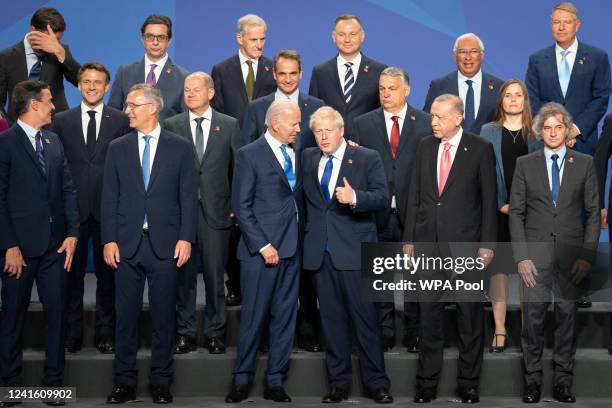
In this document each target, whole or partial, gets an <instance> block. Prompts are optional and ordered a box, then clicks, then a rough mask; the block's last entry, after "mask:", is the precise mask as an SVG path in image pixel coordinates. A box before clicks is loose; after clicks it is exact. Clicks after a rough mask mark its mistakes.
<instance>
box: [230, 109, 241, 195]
mask: <svg viewBox="0 0 612 408" xmlns="http://www.w3.org/2000/svg"><path fill="white" fill-rule="evenodd" d="M230 143H231V160H230V166H229V183H230V186H231V185H232V177H233V175H234V164H235V163H236V154H237V153H238V150H240V148H241V147H242V146H243V140H242V133H240V125H239V124H238V120H236V121H235V122H234V127H233V129H232V135H231V139H230Z"/></svg>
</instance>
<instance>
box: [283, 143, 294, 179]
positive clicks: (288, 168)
mask: <svg viewBox="0 0 612 408" xmlns="http://www.w3.org/2000/svg"><path fill="white" fill-rule="evenodd" d="M280 149H281V152H282V153H283V157H284V158H285V165H284V166H283V170H284V171H285V176H287V181H288V182H289V187H291V190H293V189H294V188H295V173H294V172H293V163H292V162H291V157H289V153H287V145H284V144H283V145H281V146H280Z"/></svg>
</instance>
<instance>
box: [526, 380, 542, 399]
mask: <svg viewBox="0 0 612 408" xmlns="http://www.w3.org/2000/svg"><path fill="white" fill-rule="evenodd" d="M523 402H524V403H525V404H537V403H538V402H540V386H539V385H538V384H535V383H531V384H528V385H527V387H525V393H524V394H523Z"/></svg>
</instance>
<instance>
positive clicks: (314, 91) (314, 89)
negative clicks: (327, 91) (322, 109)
mask: <svg viewBox="0 0 612 408" xmlns="http://www.w3.org/2000/svg"><path fill="white" fill-rule="evenodd" d="M308 95H310V96H314V97H315V98H319V99H323V98H322V97H321V95H320V94H319V83H318V79H317V70H316V68H313V69H312V75H311V76H310V86H309V87H308Z"/></svg>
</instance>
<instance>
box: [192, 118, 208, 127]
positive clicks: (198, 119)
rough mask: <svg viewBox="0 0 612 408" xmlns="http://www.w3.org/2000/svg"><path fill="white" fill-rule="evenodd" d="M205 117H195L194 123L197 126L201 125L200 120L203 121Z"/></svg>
mask: <svg viewBox="0 0 612 408" xmlns="http://www.w3.org/2000/svg"><path fill="white" fill-rule="evenodd" d="M204 119H205V118H195V119H194V120H195V121H196V124H197V125H198V126H202V122H203V121H204Z"/></svg>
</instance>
